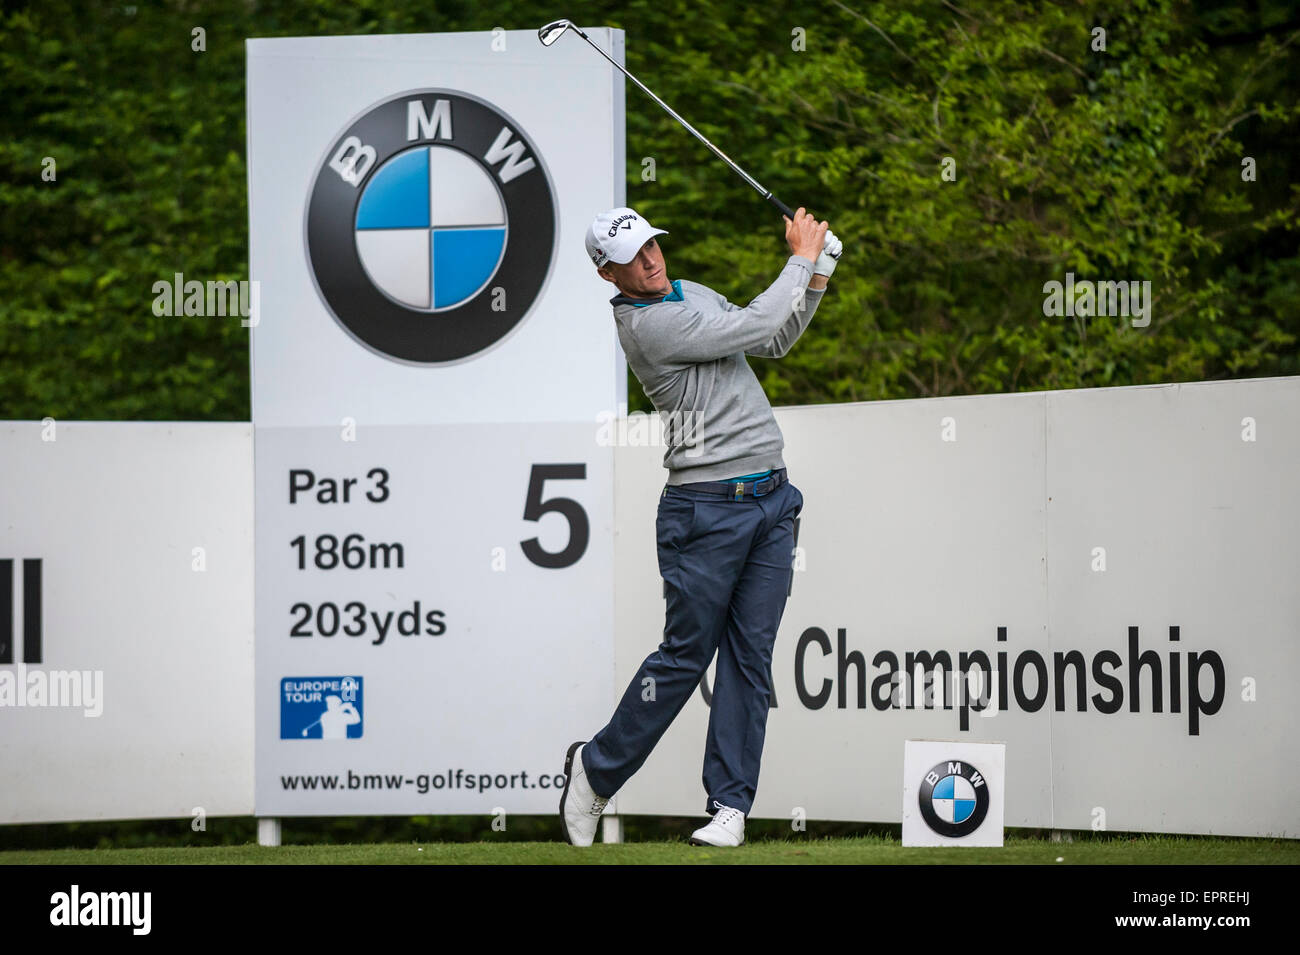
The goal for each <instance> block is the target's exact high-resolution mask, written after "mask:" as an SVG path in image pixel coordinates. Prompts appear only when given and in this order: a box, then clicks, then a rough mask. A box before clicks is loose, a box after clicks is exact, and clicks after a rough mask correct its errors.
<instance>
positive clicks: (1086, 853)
mask: <svg viewBox="0 0 1300 955" xmlns="http://www.w3.org/2000/svg"><path fill="white" fill-rule="evenodd" d="M584 863H585V864H596V865H663V864H670V865H678V864H694V865H726V864H735V863H748V864H760V865H843V864H854V865H863V864H865V865H882V864H883V865H954V864H955V865H981V864H983V865H988V864H1008V865H1236V864H1255V865H1297V864H1300V843H1297V842H1294V841H1290V840H1285V839H1214V838H1185V837H1178V836H1134V837H1132V838H1124V837H1117V838H1110V839H1104V840H1103V839H1082V840H1080V841H1077V842H1059V843H1058V842H1048V841H1045V840H1043V839H1032V838H1017V837H1010V838H1008V839H1007V844H1006V846H1005V847H1003V848H1001V849H974V848H971V849H966V848H960V849H949V848H942V849H914V848H909V849H904V848H903V847H902V846H900V845H899V844H898V842H897V841H896V840H894V839H892V838H889V837H881V836H869V837H861V838H851V839H816V840H814V839H806V840H799V839H791V840H776V839H772V840H760V841H756V842H751V843H748V844H746V845H744V846H741V847H740V848H739V849H710V848H703V847H699V846H691V845H688V844H687V843H685V842H681V841H665V842H640V843H627V844H623V845H602V844H600V843H597V844H596V845H594V846H592V847H591V848H589V849H578V848H575V847H573V846H570V845H566V844H563V843H558V842H451V843H448V842H441V843H438V842H435V843H424V844H420V843H408V844H400V845H398V844H391V843H390V844H378V845H311V846H282V847H279V848H275V849H270V848H265V847H262V846H257V845H236V846H211V847H206V846H205V847H198V846H182V847H172V848H143V849H35V850H34V849H22V850H14V851H8V852H0V865H265V864H280V865H447V864H485V865H556V864H559V865H564V864H584Z"/></svg>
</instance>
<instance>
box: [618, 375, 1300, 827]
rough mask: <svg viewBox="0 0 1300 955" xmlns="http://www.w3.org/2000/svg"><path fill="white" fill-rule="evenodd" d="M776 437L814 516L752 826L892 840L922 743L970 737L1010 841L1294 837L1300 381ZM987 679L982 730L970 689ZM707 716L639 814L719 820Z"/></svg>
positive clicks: (641, 575) (622, 607)
mask: <svg viewBox="0 0 1300 955" xmlns="http://www.w3.org/2000/svg"><path fill="white" fill-rule="evenodd" d="M776 416H777V420H778V422H779V423H780V424H781V427H782V430H783V432H784V434H785V438H786V449H785V460H786V463H787V465H788V466H789V474H790V478H791V480H792V481H793V482H794V484H795V485H796V486H797V487H799V488H800V490H801V491H802V492H803V495H804V499H805V505H804V510H803V513H802V515H801V519H800V528H799V538H798V543H799V549H800V552H801V553H800V554H799V555H797V558H798V560H799V561H800V563H796V573H795V575H794V584H793V592H792V595H791V597H790V600H789V602H788V603H787V606H786V610H785V616H784V618H783V620H782V624H781V629H780V633H779V636H778V639H777V643H776V647H775V651H774V656H773V675H774V687H775V696H776V705H775V706H774V708H773V709H772V711H771V714H770V718H769V722H768V730H767V738H766V747H765V751H764V760H763V772H762V777H761V780H760V784H759V790H758V796H757V799H756V802H755V805H754V815H755V816H759V817H766V818H785V819H791V818H798V817H799V815H800V814H803V815H805V816H806V818H810V819H843V820H872V821H881V822H898V821H900V817H899V810H898V791H897V788H896V786H897V767H898V766H899V765H900V763H901V760H902V747H903V743H904V741H905V740H907V739H909V738H910V739H917V738H950V737H956V738H960V739H970V740H972V741H977V740H993V739H996V740H1000V741H1005V743H1006V774H1007V776H1006V779H1007V791H1006V820H1005V821H1006V825H1009V826H1027V827H1053V828H1067V829H1090V828H1096V829H1103V828H1105V829H1113V830H1146V831H1156V832H1187V833H1214V834H1223V835H1279V836H1292V837H1294V836H1295V835H1296V834H1297V833H1298V832H1300V809H1298V808H1297V806H1296V803H1295V801H1294V799H1292V798H1290V797H1291V796H1292V795H1293V794H1294V793H1296V792H1297V791H1300V768H1297V765H1296V763H1295V760H1294V759H1292V758H1291V752H1292V750H1293V749H1294V746H1293V743H1292V741H1291V732H1290V728H1291V727H1294V726H1296V725H1300V698H1297V697H1296V696H1295V695H1294V694H1291V693H1289V692H1287V691H1286V689H1285V687H1284V686H1283V685H1282V684H1281V683H1280V682H1279V681H1280V680H1283V679H1285V675H1286V674H1289V673H1294V672H1300V589H1297V588H1296V586H1295V581H1296V580H1300V500H1297V498H1296V495H1295V493H1294V484H1295V482H1294V475H1295V474H1296V473H1297V470H1298V469H1300V379H1296V378H1281V379H1258V380H1243V381H1226V382H1207V383H1201V384H1183V385H1155V386H1141V387H1133V388H1113V389H1093V390H1086V391H1067V392H1046V393H1036V394H1013V395H995V396H985V397H972V398H943V399H930V400H919V401H882V402H870V403H864V404H855V405H839V406H816V407H797V408H779V409H777V411H776ZM657 452H658V449H653V448H645V449H641V448H628V449H625V450H622V451H621V452H620V456H619V460H618V487H617V499H616V502H615V508H616V513H617V515H618V518H617V526H618V534H619V549H618V559H619V563H618V569H617V575H616V585H617V593H618V604H617V606H616V608H615V617H616V620H617V621H618V631H617V632H618V651H617V669H618V680H617V684H618V685H619V686H622V685H625V682H626V681H627V680H628V679H630V678H631V676H632V674H633V673H634V672H635V668H636V666H637V665H638V664H639V663H640V661H641V660H642V659H643V658H644V656H645V654H646V653H647V652H648V651H649V650H650V649H651V648H652V647H653V646H654V644H655V643H656V642H658V639H659V634H660V632H661V628H662V624H663V609H664V604H663V599H662V593H661V589H660V581H659V579H658V574H657V568H656V564H655V551H654V542H653V533H654V508H655V504H656V501H657V492H658V489H659V487H660V486H661V484H662V480H663V479H662V469H661V468H660V467H659V464H660V462H659V456H658V453H657ZM909 654H910V655H911V663H912V664H913V666H914V667H915V666H920V667H921V668H922V670H921V671H920V672H919V673H918V674H917V676H916V677H915V678H914V679H913V680H912V681H911V683H910V684H908V683H905V682H897V683H894V684H891V675H892V674H893V673H894V672H896V671H897V672H900V673H901V672H907V671H908V669H909V667H908V662H909ZM936 661H938V662H936ZM941 664H942V665H941ZM986 665H987V668H988V669H989V670H995V671H997V673H996V674H995V675H993V677H992V680H991V682H990V686H991V687H992V700H991V704H992V705H988V706H985V707H983V708H981V700H980V699H979V698H978V696H977V692H978V689H979V687H978V684H977V683H975V684H974V685H972V686H971V689H970V692H968V694H967V697H966V699H965V700H963V699H962V698H961V697H960V696H959V695H957V693H956V691H959V690H960V689H961V685H962V683H961V681H960V680H957V681H953V680H952V679H950V678H949V677H950V674H951V673H952V672H953V671H957V672H960V671H961V670H962V669H963V668H964V669H966V670H967V671H969V672H970V673H971V674H972V676H973V675H975V674H977V673H979V672H981V671H982V670H983V669H984V668H985V666H986ZM945 667H946V668H945ZM926 669H929V670H930V672H931V673H933V674H934V675H935V677H936V682H935V683H934V684H933V685H932V694H933V695H932V696H931V697H930V698H929V700H928V701H927V698H926V697H925V695H924V694H925V687H926V684H925V670H926ZM711 678H712V676H711V673H710V675H709V679H710V680H711ZM954 683H955V685H954ZM893 686H897V690H894V689H893ZM940 687H942V688H945V689H947V690H948V691H949V694H950V695H949V698H948V699H947V701H946V705H945V701H944V699H943V698H942V697H941V696H939V688H940ZM909 688H910V691H911V700H910V703H909V697H908V690H909ZM1135 691H1136V692H1135ZM927 702H928V705H927ZM707 718H708V710H707V704H706V702H705V700H704V694H703V692H701V693H698V694H696V695H695V696H694V697H693V698H692V699H691V701H690V702H689V703H688V704H687V705H686V707H685V708H684V709H683V710H682V713H681V715H680V716H679V717H678V719H677V722H676V723H675V724H674V725H673V727H672V728H671V729H670V730H669V731H668V733H667V734H665V736H664V737H663V739H662V741H661V742H660V745H659V747H658V749H657V750H656V751H655V753H654V754H653V755H652V756H651V757H650V759H649V760H648V761H647V762H646V764H645V766H644V768H643V769H642V770H641V772H640V773H638V775H637V776H636V777H634V778H633V780H632V781H631V782H630V783H629V784H628V785H627V786H625V787H624V789H623V791H622V792H621V793H620V800H619V806H620V811H621V812H624V813H682V814H687V813H689V814H694V815H697V814H699V813H700V812H702V811H703V809H704V792H703V789H702V787H701V783H700V767H701V763H702V759H703V745H704V734H705V727H706V723H707Z"/></svg>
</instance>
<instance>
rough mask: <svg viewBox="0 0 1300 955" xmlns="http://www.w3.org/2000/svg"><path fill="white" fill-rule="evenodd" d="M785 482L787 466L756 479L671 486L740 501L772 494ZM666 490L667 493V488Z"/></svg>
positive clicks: (671, 485)
mask: <svg viewBox="0 0 1300 955" xmlns="http://www.w3.org/2000/svg"><path fill="white" fill-rule="evenodd" d="M746 476H747V477H748V476H749V475H746ZM785 482H786V476H785V468H779V469H777V470H775V471H772V472H771V473H770V475H769V476H768V477H764V478H759V479H758V480H756V481H745V480H739V479H738V480H732V481H698V482H696V483H693V484H670V485H669V487H680V488H685V489H689V490H692V491H698V492H699V493H701V494H713V495H716V496H717V497H729V498H731V499H732V500H733V501H740V500H744V498H746V497H751V498H752V497H763V496H764V495H767V494H771V493H772V492H773V491H775V490H776V489H777V488H779V487H780V486H781V485H782V484H784V483H785ZM664 490H665V493H667V488H665V489H664Z"/></svg>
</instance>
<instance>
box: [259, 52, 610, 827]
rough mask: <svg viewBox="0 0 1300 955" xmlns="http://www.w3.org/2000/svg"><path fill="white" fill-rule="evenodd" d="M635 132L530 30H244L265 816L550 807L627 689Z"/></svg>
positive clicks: (582, 72) (590, 73)
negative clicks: (617, 658)
mask: <svg viewBox="0 0 1300 955" xmlns="http://www.w3.org/2000/svg"><path fill="white" fill-rule="evenodd" d="M591 36H592V37H593V38H594V39H596V40H597V41H598V42H601V43H603V44H604V45H605V47H606V48H607V49H608V50H609V51H610V54H611V55H612V56H613V57H614V58H615V59H616V60H621V58H622V34H621V33H619V32H618V31H616V30H593V31H591ZM623 153H624V139H623V86H622V76H621V75H619V74H617V72H616V71H615V70H614V69H613V68H612V67H608V66H607V65H606V66H594V65H593V64H592V62H591V58H590V56H589V53H588V52H584V51H583V50H582V48H581V47H577V46H575V47H571V48H569V49H568V50H546V49H544V48H543V47H541V45H540V44H538V42H537V35H536V32H535V31H534V30H533V29H527V30H521V31H492V32H483V33H442V34H420V35H404V36H356V37H311V38H306V37H304V38H285V39H267V40H250V41H248V169H249V247H250V268H251V273H252V274H251V278H252V279H253V281H255V282H257V283H258V286H259V290H260V303H261V309H260V318H259V320H258V321H257V322H256V323H252V327H251V329H250V333H251V338H252V346H251V350H252V365H253V375H252V379H253V389H252V409H253V428H254V442H255V443H254V451H255V453H254V469H255V515H256V540H255V548H256V580H257V587H256V589H255V593H254V603H255V615H256V617H255V619H256V636H255V646H254V657H255V661H256V672H255V695H254V701H255V712H256V720H255V725H256V761H255V768H256V771H255V786H256V800H255V811H256V813H257V814H258V815H261V816H297V815H327V816H328V815H353V814H363V815H370V814H397V815H410V814H426V813H429V814H439V813H457V814H461V813H493V814H495V813H500V812H504V813H506V814H507V816H508V815H510V814H517V813H528V814H534V813H549V812H554V810H555V805H556V800H557V799H558V798H559V793H560V791H561V788H562V787H563V783H564V779H563V767H564V753H565V750H566V748H567V747H568V745H569V743H571V742H572V741H573V739H574V733H575V732H579V731H580V728H581V727H584V726H590V725H593V724H595V723H596V722H597V721H598V720H599V719H601V718H602V715H605V714H607V711H608V709H609V708H610V706H611V705H612V703H613V699H614V687H613V683H612V680H613V673H614V645H613V637H612V634H613V630H614V621H613V613H614V609H613V606H614V603H613V589H614V586H613V563H614V560H613V537H614V530H613V509H614V505H613V448H612V446H611V445H610V443H609V442H604V443H601V441H600V438H599V435H600V428H599V422H600V421H601V416H602V415H603V414H608V413H609V412H611V411H612V410H613V409H617V408H619V407H620V405H625V403H626V401H627V391H626V389H627V370H626V362H625V360H624V358H623V354H622V352H621V350H620V349H619V345H618V338H617V335H616V329H615V325H614V322H613V319H612V316H611V315H610V311H609V305H608V297H609V293H608V292H607V291H606V286H605V283H604V282H603V281H602V280H601V279H600V278H599V277H598V276H597V275H596V274H595V270H594V269H593V268H592V266H591V262H590V261H589V260H588V259H587V257H586V255H585V253H584V251H583V250H582V248H581V241H580V240H581V237H582V233H583V230H584V229H585V228H586V227H587V225H588V224H589V223H590V222H591V219H592V217H593V216H594V215H595V214H596V213H597V212H600V211H602V210H605V209H609V208H612V207H615V206H620V205H623V204H624V203H625V201H626V196H625V194H624V175H625V166H624V158H625V157H624V154H623ZM561 236H564V237H566V238H565V239H564V241H563V242H561V240H560V239H561Z"/></svg>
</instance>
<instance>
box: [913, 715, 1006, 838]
mask: <svg viewBox="0 0 1300 955" xmlns="http://www.w3.org/2000/svg"><path fill="white" fill-rule="evenodd" d="M1006 758H1007V754H1006V745H1005V744H1003V743H970V742H962V741H960V740H932V739H909V740H907V741H906V742H905V743H904V744H903V845H905V846H997V847H1001V846H1002V819H1003V801H1004V798H1005V794H1006V786H1005V783H1004V777H1005V767H1006Z"/></svg>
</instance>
